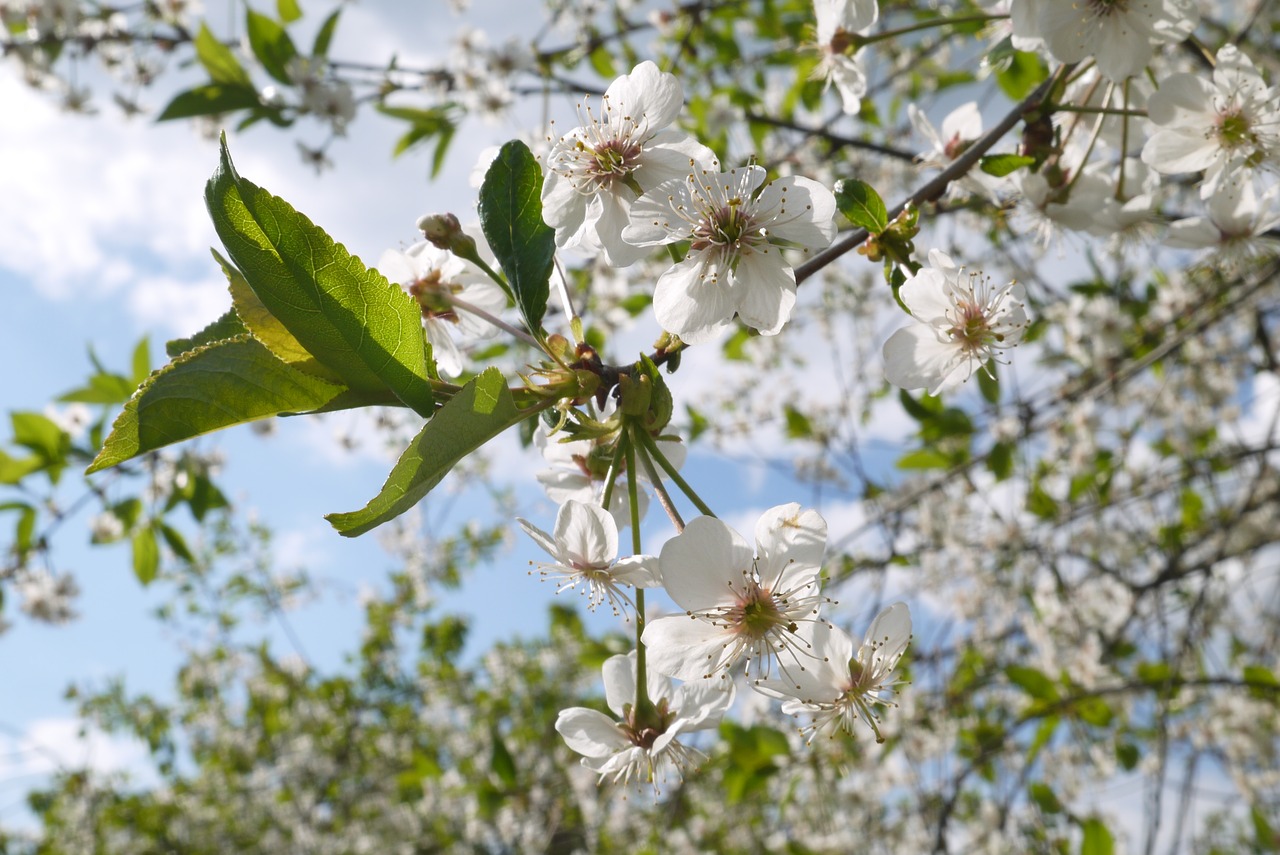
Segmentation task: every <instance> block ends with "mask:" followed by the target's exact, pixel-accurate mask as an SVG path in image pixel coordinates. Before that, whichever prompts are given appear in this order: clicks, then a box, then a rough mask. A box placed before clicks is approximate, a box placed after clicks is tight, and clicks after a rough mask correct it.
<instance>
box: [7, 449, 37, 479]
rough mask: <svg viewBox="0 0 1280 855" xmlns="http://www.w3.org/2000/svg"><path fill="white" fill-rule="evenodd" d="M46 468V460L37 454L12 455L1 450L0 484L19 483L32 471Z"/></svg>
mask: <svg viewBox="0 0 1280 855" xmlns="http://www.w3.org/2000/svg"><path fill="white" fill-rule="evenodd" d="M43 468H44V461H43V460H41V459H40V458H39V457H37V456H35V455H31V456H29V457H10V456H9V455H8V454H5V453H4V452H3V451H0V484H17V483H18V482H20V481H21V480H22V479H23V478H26V477H27V476H28V475H30V474H31V473H32V472H39V471H40V470H41V469H43Z"/></svg>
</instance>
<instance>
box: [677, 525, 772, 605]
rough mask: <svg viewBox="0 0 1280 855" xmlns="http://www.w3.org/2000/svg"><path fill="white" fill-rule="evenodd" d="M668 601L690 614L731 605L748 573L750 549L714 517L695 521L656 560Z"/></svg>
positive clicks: (749, 571) (752, 558)
mask: <svg viewBox="0 0 1280 855" xmlns="http://www.w3.org/2000/svg"><path fill="white" fill-rule="evenodd" d="M658 561H659V565H660V566H661V568H662V584H663V585H664V586H665V587H666V589H667V593H668V594H669V595H670V596H671V599H673V600H675V602H676V604H677V605H679V606H680V608H682V609H686V610H688V611H692V612H700V611H705V610H707V609H714V608H716V607H718V606H724V605H732V604H733V602H734V600H735V596H734V591H741V590H742V589H743V585H744V580H745V579H747V578H748V576H749V574H750V573H751V570H752V565H753V562H754V555H753V554H752V549H751V547H750V546H749V545H748V544H747V542H746V540H744V539H743V537H742V535H740V534H738V533H737V532H736V531H734V530H733V529H731V528H729V526H727V525H725V524H724V523H723V522H721V521H720V520H718V519H716V518H715V517H697V518H695V519H693V520H691V521H690V522H689V524H688V525H686V526H685V529H684V531H682V532H681V533H680V534H678V535H676V536H675V537H673V538H671V539H670V540H668V541H667V542H666V543H665V544H663V546H662V552H661V554H660V555H659V556H658Z"/></svg>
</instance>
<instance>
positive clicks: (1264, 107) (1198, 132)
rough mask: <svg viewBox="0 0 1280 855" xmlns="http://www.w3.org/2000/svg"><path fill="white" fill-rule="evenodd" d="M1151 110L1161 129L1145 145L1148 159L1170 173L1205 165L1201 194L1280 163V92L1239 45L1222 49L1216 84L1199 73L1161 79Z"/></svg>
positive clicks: (1150, 106) (1157, 168) (1152, 116)
mask: <svg viewBox="0 0 1280 855" xmlns="http://www.w3.org/2000/svg"><path fill="white" fill-rule="evenodd" d="M1147 114H1148V116H1149V117H1150V119H1151V121H1152V122H1154V123H1155V124H1156V125H1159V126H1160V130H1158V131H1156V133H1155V134H1154V135H1152V137H1151V139H1149V140H1147V144H1146V145H1145V146H1144V147H1143V149H1142V159H1143V161H1144V162H1146V163H1147V164H1149V165H1150V166H1151V168H1153V169H1155V170H1157V171H1159V172H1162V173H1164V174H1166V175H1169V174H1175V173H1179V172H1198V171H1200V170H1202V169H1203V170H1204V171H1205V180H1204V183H1203V184H1202V185H1201V187H1200V195H1201V198H1204V199H1208V198H1209V197H1210V196H1212V195H1214V194H1215V193H1216V192H1217V191H1218V187H1219V184H1220V183H1222V182H1224V181H1238V180H1241V179H1242V178H1243V173H1245V172H1247V171H1252V170H1256V169H1258V168H1259V167H1263V166H1270V167H1272V168H1274V167H1275V166H1276V164H1277V162H1278V161H1280V93H1277V91H1276V89H1275V88H1273V87H1267V86H1266V84H1265V83H1263V80H1262V77H1261V76H1260V75H1259V74H1258V72H1257V70H1256V69H1255V68H1254V67H1253V63H1252V62H1250V61H1249V58H1248V57H1247V56H1245V55H1244V54H1242V53H1241V52H1240V51H1239V50H1238V49H1237V48H1236V47H1235V46H1234V45H1227V46H1226V47H1224V48H1222V49H1221V50H1220V51H1218V60H1217V65H1216V66H1215V67H1214V70H1213V81H1212V82H1210V81H1208V80H1206V79H1204V78H1203V77H1200V76H1199V75H1195V74H1174V75H1172V76H1170V77H1168V78H1166V79H1165V80H1163V81H1161V83H1160V86H1159V88H1158V89H1157V90H1156V93H1155V94H1154V95H1152V96H1151V99H1150V101H1149V102H1148V105H1147Z"/></svg>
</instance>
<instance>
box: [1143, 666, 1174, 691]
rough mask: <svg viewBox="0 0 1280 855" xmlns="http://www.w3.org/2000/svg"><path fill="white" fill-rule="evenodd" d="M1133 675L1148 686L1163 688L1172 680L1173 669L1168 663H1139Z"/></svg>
mask: <svg viewBox="0 0 1280 855" xmlns="http://www.w3.org/2000/svg"><path fill="white" fill-rule="evenodd" d="M1134 673H1135V674H1137V675H1138V679H1139V680H1141V681H1142V682H1144V683H1146V684H1147V685H1148V686H1163V685H1165V684H1167V683H1168V682H1169V681H1170V680H1172V679H1173V668H1171V667H1169V663H1168V662H1139V663H1138V667H1137V668H1135V669H1134Z"/></svg>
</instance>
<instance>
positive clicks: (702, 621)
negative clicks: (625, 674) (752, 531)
mask: <svg viewBox="0 0 1280 855" xmlns="http://www.w3.org/2000/svg"><path fill="white" fill-rule="evenodd" d="M826 541H827V524H826V521H825V520H823V519H822V517H821V516H820V515H819V514H818V513H817V511H813V510H806V511H802V510H801V509H800V506H799V505H798V504H795V503H792V504H787V505H779V506H777V507H775V508H770V509H769V510H768V511H765V513H764V516H762V517H761V518H760V520H759V522H758V523H757V524H756V548H755V551H754V552H753V551H752V548H751V546H750V545H748V543H747V542H746V540H744V539H743V537H742V535H740V534H738V533H737V532H736V531H734V530H733V529H731V528H729V526H727V525H725V524H724V523H723V522H721V521H720V520H718V519H716V518H715V517H698V518H697V519H694V520H692V521H691V522H690V523H689V524H688V525H687V526H685V529H684V531H683V532H681V533H680V534H678V535H676V536H675V537H674V538H672V539H671V540H669V541H667V542H666V544H664V545H663V547H662V553H661V554H660V555H659V557H658V563H659V567H660V570H661V576H662V584H663V585H664V586H665V587H666V590H667V593H668V594H669V595H670V596H671V599H673V600H675V602H676V605H678V606H680V607H681V608H683V609H685V612H686V613H685V614H684V615H674V616H669V617H662V618H658V619H656V620H652V621H650V622H649V625H648V626H647V627H645V630H644V635H643V636H642V640H643V641H644V643H645V646H646V647H647V648H648V652H649V664H650V666H651V667H653V668H656V669H657V670H658V671H660V672H662V673H664V674H668V675H670V676H672V677H676V678H677V679H681V680H696V679H698V678H703V677H720V678H727V677H728V672H729V670H730V669H731V668H733V666H734V665H735V664H737V663H738V662H739V661H741V660H742V659H743V658H744V657H745V658H747V659H748V666H747V670H748V674H749V675H751V676H753V677H754V678H755V679H756V680H759V679H762V678H764V677H767V676H769V675H770V674H771V673H772V672H773V669H774V666H775V665H776V666H778V668H779V670H780V671H781V673H782V674H783V675H784V676H788V677H789V675H790V674H791V673H792V672H793V671H795V670H797V669H798V668H804V667H805V666H806V664H807V663H808V662H809V661H810V659H811V656H812V654H810V653H809V651H808V648H809V644H808V642H806V641H803V640H802V639H801V637H800V636H799V635H798V632H799V627H800V626H801V625H802V624H805V623H811V622H813V621H816V620H819V618H818V611H819V609H820V608H821V606H822V604H823V603H824V602H827V600H826V599H825V598H824V597H822V596H821V595H820V594H819V590H818V589H819V584H820V580H819V578H818V576H819V572H820V571H821V566H822V553H823V550H824V549H825V548H826Z"/></svg>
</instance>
